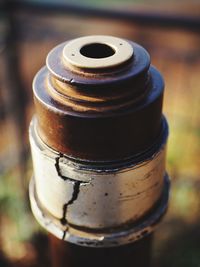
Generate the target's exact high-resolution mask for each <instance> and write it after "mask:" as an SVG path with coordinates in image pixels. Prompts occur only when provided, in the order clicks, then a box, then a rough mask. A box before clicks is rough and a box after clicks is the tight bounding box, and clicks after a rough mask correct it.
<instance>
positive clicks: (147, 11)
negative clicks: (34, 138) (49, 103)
mask: <svg viewBox="0 0 200 267" xmlns="http://www.w3.org/2000/svg"><path fill="white" fill-rule="evenodd" d="M90 34H108V35H115V36H119V37H123V38H127V39H130V40H133V41H135V42H137V43H139V44H141V45H142V46H144V47H145V48H146V49H147V50H148V51H149V53H150V55H151V60H152V64H153V65H155V66H156V67H157V68H158V69H159V70H160V71H161V73H162V74H163V76H164V78H165V83H166V89H165V99H164V113H165V115H166V116H167V118H168V121H169V124H170V138H169V144H168V158H167V168H168V172H169V174H170V176H171V178H172V190H171V200H170V206H169V210H168V213H167V216H166V217H165V218H164V220H163V222H162V223H161V225H160V227H159V228H158V230H157V232H156V234H155V238H154V244H153V266H154V267H169V266H170V267H173V266H176V267H179V266H181V267H185V266H187V267H188V266H190V267H198V266H200V115H199V114H200V1H198V0H196V1H195V0H168V1H164V0H153V1H149V0H134V1H131V0H123V1H122V0H101V1H98V0H87V1H86V0H85V1H80V0H75V1H67V0H65V1H64V0H63V1H56V0H54V1H53V0H52V1H48V0H41V1H39V0H38V1H37V0H27V1H6V0H5V1H3V0H1V2H0V133H1V135H0V137H1V138H0V266H1V267H7V266H30V267H36V266H48V263H49V253H48V249H47V248H48V238H47V235H46V232H45V231H44V230H43V229H41V228H40V226H39V225H38V223H37V222H36V221H35V219H34V218H33V216H32V213H31V211H30V207H29V201H28V182H29V179H30V177H31V175H32V163H31V158H30V151H29V144H28V126H29V122H30V120H31V117H32V115H33V113H34V106H33V100H32V88H31V86H32V80H33V77H34V75H35V73H36V72H37V71H38V70H39V69H40V68H41V67H42V66H43V65H44V64H45V58H46V56H47V53H48V52H49V51H50V50H51V49H52V48H53V47H54V46H55V45H57V44H59V43H61V42H63V41H66V40H68V39H72V38H75V37H79V36H84V35H90Z"/></svg>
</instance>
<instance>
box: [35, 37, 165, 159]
mask: <svg viewBox="0 0 200 267" xmlns="http://www.w3.org/2000/svg"><path fill="white" fill-rule="evenodd" d="M130 44H131V45H132V46H133V51H134V55H133V57H132V58H131V59H130V60H128V61H127V62H126V63H123V64H121V65H119V66H117V67H116V68H111V69H110V68H106V69H103V70H102V69H95V71H94V69H92V70H91V69H81V68H78V69H77V68H76V69H75V68H74V67H71V68H70V67H68V66H67V65H66V64H64V63H63V60H62V51H63V48H64V46H65V45H66V43H65V44H62V45H60V46H58V47H56V48H55V49H54V50H53V51H52V52H50V54H49V55H48V57H47V67H48V69H47V68H43V69H42V70H41V71H40V72H39V73H38V75H37V76H36V78H35V80H34V84H33V87H34V97H35V105H36V112H37V115H38V116H37V119H38V124H39V127H38V132H39V135H40V137H41V139H42V140H43V141H44V143H46V144H47V145H48V146H50V147H51V148H53V149H55V150H56V151H59V152H61V153H63V154H67V155H68V156H69V157H72V158H76V159H79V160H90V161H104V162H105V161H119V160H124V159H128V158H131V157H132V156H133V155H135V154H137V153H141V152H142V151H146V150H148V149H149V148H150V146H151V145H152V143H154V142H155V141H156V140H157V138H158V136H159V135H160V133H161V131H162V98H163V87H164V85H163V80H162V78H161V76H160V74H159V72H158V71H157V70H156V69H155V68H153V67H150V58H149V55H148V53H147V52H146V51H145V50H144V49H143V48H142V47H140V46H139V45H137V44H134V43H132V42H130ZM130 122H131V123H130Z"/></svg>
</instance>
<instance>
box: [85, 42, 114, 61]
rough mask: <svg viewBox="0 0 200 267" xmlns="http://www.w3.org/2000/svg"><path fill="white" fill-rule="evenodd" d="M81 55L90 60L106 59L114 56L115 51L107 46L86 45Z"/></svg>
mask: <svg viewBox="0 0 200 267" xmlns="http://www.w3.org/2000/svg"><path fill="white" fill-rule="evenodd" d="M80 53H81V54H82V55H83V56H85V57H88V58H105V57H110V56H112V55H114V53H115V50H114V49H113V48H112V47H110V46H109V45H107V44H100V43H93V44H88V45H84V46H83V47H82V48H81V50H80Z"/></svg>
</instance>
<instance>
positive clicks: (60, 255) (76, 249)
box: [49, 235, 152, 267]
mask: <svg viewBox="0 0 200 267" xmlns="http://www.w3.org/2000/svg"><path fill="white" fill-rule="evenodd" d="M49 240H50V246H51V254H52V259H53V260H52V267H80V266H87V267H94V266H95V267H122V266H123V267H150V264H151V243H152V235H149V236H146V237H144V238H143V239H141V240H140V241H137V242H135V243H134V245H133V244H129V245H125V246H120V247H115V248H98V249H96V248H87V247H81V246H77V245H74V244H70V243H68V242H64V241H62V240H59V239H57V238H55V237H54V236H52V235H49Z"/></svg>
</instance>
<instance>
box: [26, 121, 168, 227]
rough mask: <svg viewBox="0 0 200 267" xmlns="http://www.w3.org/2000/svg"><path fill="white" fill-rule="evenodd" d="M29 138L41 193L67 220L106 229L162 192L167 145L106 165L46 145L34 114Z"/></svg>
mask: <svg viewBox="0 0 200 267" xmlns="http://www.w3.org/2000/svg"><path fill="white" fill-rule="evenodd" d="M30 143H31V150H32V158H33V165H34V179H35V187H36V192H37V198H38V200H39V202H40V204H41V205H42V207H44V209H45V210H46V211H48V213H49V214H51V216H52V217H54V218H56V219H57V220H58V221H59V220H61V221H64V224H70V225H74V226H79V227H83V228H90V229H104V228H114V227H121V226H123V225H125V224H127V223H134V222H136V221H137V220H138V219H140V218H142V217H144V215H146V214H147V213H148V212H149V211H150V210H151V209H152V207H154V205H155V203H156V202H157V201H158V200H159V199H160V197H161V194H162V192H163V183H164V179H163V177H164V173H165V146H163V147H162V148H161V149H160V150H159V151H158V152H157V153H156V154H155V155H153V156H152V157H151V158H150V159H147V160H146V161H143V162H141V163H138V164H137V165H129V166H126V167H124V168H119V169H113V168H112V169H104V170H103V169H94V168H91V167H90V166H88V165H84V166H83V165H80V164H75V163H73V162H72V161H71V160H69V159H67V158H64V157H63V156H60V155H59V154H58V153H57V152H55V151H53V150H51V149H50V148H48V147H47V146H46V145H45V144H44V143H43V142H42V141H41V140H40V138H39V136H38V135H37V131H36V120H33V122H32V124H31V126H30ZM75 187H76V191H77V192H75ZM64 206H66V207H65V208H64Z"/></svg>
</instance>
